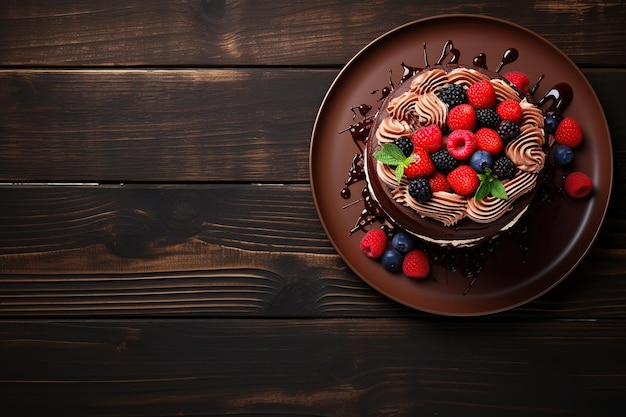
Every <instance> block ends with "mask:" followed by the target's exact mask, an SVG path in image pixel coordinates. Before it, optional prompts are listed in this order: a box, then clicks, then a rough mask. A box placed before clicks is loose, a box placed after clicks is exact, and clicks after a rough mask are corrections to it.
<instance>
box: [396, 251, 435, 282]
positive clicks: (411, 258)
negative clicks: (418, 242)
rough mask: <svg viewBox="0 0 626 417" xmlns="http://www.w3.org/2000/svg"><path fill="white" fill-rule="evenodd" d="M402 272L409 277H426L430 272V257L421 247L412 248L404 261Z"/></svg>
mask: <svg viewBox="0 0 626 417" xmlns="http://www.w3.org/2000/svg"><path fill="white" fill-rule="evenodd" d="M402 272H403V273H404V275H406V276H407V277H409V278H418V279H419V278H426V277H427V276H428V274H429V273H430V262H429V261H428V257H427V256H426V254H425V253H424V252H422V251H421V250H419V249H413V250H410V251H409V252H407V254H406V255H405V256H404V260H403V261H402Z"/></svg>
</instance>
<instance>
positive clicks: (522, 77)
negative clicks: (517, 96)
mask: <svg viewBox="0 0 626 417" xmlns="http://www.w3.org/2000/svg"><path fill="white" fill-rule="evenodd" d="M504 78H506V79H507V80H509V81H510V82H511V84H513V85H514V86H515V87H517V89H518V90H519V91H521V92H522V93H523V94H524V95H528V94H529V93H530V80H529V79H528V77H527V76H526V74H524V73H523V72H519V71H511V72H508V73H506V74H504Z"/></svg>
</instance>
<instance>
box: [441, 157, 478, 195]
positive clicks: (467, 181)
mask: <svg viewBox="0 0 626 417" xmlns="http://www.w3.org/2000/svg"><path fill="white" fill-rule="evenodd" d="M447 179H448V184H450V187H452V190H454V192H455V193H457V194H459V195H462V196H469V195H472V194H473V193H474V192H475V191H476V189H477V188H478V185H479V184H480V181H479V179H478V174H476V171H474V170H473V169H472V168H471V167H470V166H469V165H459V166H458V167H456V168H454V169H453V170H452V172H450V173H449V174H448V176H447Z"/></svg>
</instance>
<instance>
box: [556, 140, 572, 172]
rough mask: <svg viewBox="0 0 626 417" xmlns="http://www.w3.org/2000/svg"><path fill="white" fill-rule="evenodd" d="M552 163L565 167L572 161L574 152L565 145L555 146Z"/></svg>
mask: <svg viewBox="0 0 626 417" xmlns="http://www.w3.org/2000/svg"><path fill="white" fill-rule="evenodd" d="M552 156H553V157H554V162H556V164H557V165H559V166H562V167H564V166H567V165H569V164H571V163H572V161H573V160H574V151H573V150H572V148H570V147H569V146H567V145H556V146H555V147H554V150H553V151H552Z"/></svg>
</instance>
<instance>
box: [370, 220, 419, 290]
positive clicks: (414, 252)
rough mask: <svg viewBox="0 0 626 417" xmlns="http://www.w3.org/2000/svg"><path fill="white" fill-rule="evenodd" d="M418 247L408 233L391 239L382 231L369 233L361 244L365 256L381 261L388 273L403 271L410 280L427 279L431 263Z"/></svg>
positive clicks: (401, 232) (397, 234) (398, 234)
mask: <svg viewBox="0 0 626 417" xmlns="http://www.w3.org/2000/svg"><path fill="white" fill-rule="evenodd" d="M416 245H417V241H416V240H415V238H414V237H413V236H412V235H410V234H409V233H407V232H404V231H399V232H397V233H395V234H394V235H393V236H392V237H391V239H389V238H388V237H387V234H386V233H385V232H384V231H383V230H382V229H372V230H369V231H367V232H366V233H365V234H364V235H363V237H362V238H361V242H360V246H361V251H363V253H364V254H365V256H367V257H368V258H372V259H376V260H379V261H380V263H381V265H382V266H383V268H385V269H386V270H387V271H389V272H400V271H402V272H403V273H404V275H406V276H407V277H409V278H416V279H420V278H426V277H427V276H428V274H429V273H430V261H429V260H428V257H427V256H426V253H424V251H422V250H420V249H418V248H417V247H416Z"/></svg>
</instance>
